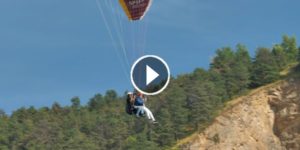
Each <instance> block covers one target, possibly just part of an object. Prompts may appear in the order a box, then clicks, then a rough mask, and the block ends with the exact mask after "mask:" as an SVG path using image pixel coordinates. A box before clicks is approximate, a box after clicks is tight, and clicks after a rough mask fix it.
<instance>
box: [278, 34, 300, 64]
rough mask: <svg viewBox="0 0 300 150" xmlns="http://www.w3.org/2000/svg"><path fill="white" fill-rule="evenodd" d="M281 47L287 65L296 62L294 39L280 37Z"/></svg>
mask: <svg viewBox="0 0 300 150" xmlns="http://www.w3.org/2000/svg"><path fill="white" fill-rule="evenodd" d="M281 46H282V48H283V49H284V51H285V52H286V54H287V58H288V61H289V63H292V62H295V61H296V60H297V55H298V48H297V41H296V38H295V37H288V36H287V35H284V36H283V37H282V43H281Z"/></svg>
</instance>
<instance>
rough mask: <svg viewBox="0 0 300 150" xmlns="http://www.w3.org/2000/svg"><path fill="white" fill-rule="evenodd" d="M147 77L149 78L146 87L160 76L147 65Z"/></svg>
mask: <svg viewBox="0 0 300 150" xmlns="http://www.w3.org/2000/svg"><path fill="white" fill-rule="evenodd" d="M146 76H147V77H146V79H147V83H146V85H149V84H150V83H151V82H152V81H153V80H155V79H156V78H157V77H158V76H159V74H158V73H157V72H155V71H154V70H153V69H152V68H151V67H149V66H148V65H147V66H146Z"/></svg>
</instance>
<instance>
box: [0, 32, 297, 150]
mask: <svg viewBox="0 0 300 150" xmlns="http://www.w3.org/2000/svg"><path fill="white" fill-rule="evenodd" d="M299 61H300V49H299V48H298V46H297V43H296V38H295V37H289V36H283V39H282V42H281V43H280V44H276V45H274V46H273V47H271V48H267V47H259V48H257V50H256V54H255V56H254V58H251V57H250V55H249V53H248V50H247V48H246V46H244V45H242V44H238V45H237V46H236V47H235V48H234V49H233V48H231V47H223V48H220V49H218V50H217V51H216V55H215V57H214V59H213V60H212V62H211V65H210V68H209V69H208V70H205V69H201V68H198V69H195V71H194V72H192V73H189V74H183V75H179V76H178V77H176V78H175V77H173V78H172V79H171V82H170V85H169V87H168V88H167V89H166V90H165V91H164V92H163V93H162V94H160V95H158V96H151V97H149V98H148V99H149V100H148V103H147V104H146V105H147V106H148V107H149V108H150V109H151V110H152V111H153V112H154V115H155V116H156V119H157V120H158V122H159V123H158V124H156V125H153V124H151V123H149V122H148V120H147V119H146V118H136V117H135V116H130V115H128V114H126V113H125V95H123V96H122V95H117V93H116V92H115V91H114V90H108V91H107V92H106V93H105V94H104V95H102V94H96V95H95V96H94V97H92V98H91V99H90V100H89V102H88V104H84V105H82V104H81V103H80V99H79V98H78V97H74V98H72V99H71V105H70V106H61V105H60V104H59V103H54V104H53V105H52V107H43V108H34V107H29V108H20V109H18V110H16V111H14V112H13V113H12V114H11V115H6V114H5V112H3V111H0V149H1V150H43V149H53V150H61V149H72V150H76V149H78V150H83V149H87V150H102V149H143V150H148V149H149V150H154V149H155V150H158V149H167V148H169V147H171V146H172V145H174V144H175V143H176V141H178V140H179V139H182V138H184V137H186V136H188V135H190V134H192V133H194V132H197V131H199V132H200V131H201V130H203V129H204V128H205V127H207V126H208V125H209V124H210V123H211V122H212V120H213V119H214V118H215V117H216V115H218V113H219V112H220V110H222V108H223V107H224V105H225V104H226V102H227V101H229V100H230V99H232V98H234V97H237V96H240V95H243V94H245V93H247V92H248V91H249V90H251V89H254V88H257V87H260V86H263V85H266V84H268V83H271V82H274V81H276V80H279V79H280V78H281V77H282V75H281V73H282V70H284V69H285V68H287V67H289V66H290V65H293V64H297V62H299Z"/></svg>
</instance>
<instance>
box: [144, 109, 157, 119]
mask: <svg viewBox="0 0 300 150" xmlns="http://www.w3.org/2000/svg"><path fill="white" fill-rule="evenodd" d="M144 110H145V113H146V114H147V117H148V119H150V120H152V121H155V118H154V116H153V114H152V112H151V111H150V110H149V109H148V108H147V107H146V106H145V105H144Z"/></svg>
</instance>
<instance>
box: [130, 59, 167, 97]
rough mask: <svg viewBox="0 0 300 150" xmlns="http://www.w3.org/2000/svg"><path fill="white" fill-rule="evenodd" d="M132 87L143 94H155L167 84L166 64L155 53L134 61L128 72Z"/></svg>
mask: <svg viewBox="0 0 300 150" xmlns="http://www.w3.org/2000/svg"><path fill="white" fill-rule="evenodd" d="M130 78H131V83H132V85H133V87H134V88H135V89H136V90H138V91H139V92H141V93H143V94H145V95H157V94H159V93H161V92H162V91H163V90H164V89H165V88H166V87H167V86H168V84H169V81H170V69H169V66H168V64H167V63H166V62H165V61H164V60H163V59H162V58H160V57H158V56H155V55H145V56H142V57H140V58H139V59H138V60H136V61H135V62H134V64H133V65H132V67H131V72H130Z"/></svg>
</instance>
